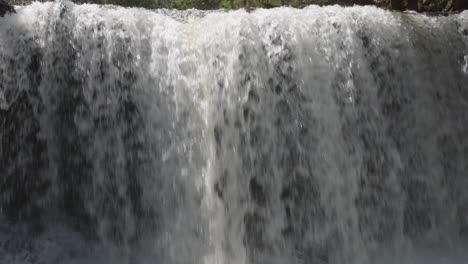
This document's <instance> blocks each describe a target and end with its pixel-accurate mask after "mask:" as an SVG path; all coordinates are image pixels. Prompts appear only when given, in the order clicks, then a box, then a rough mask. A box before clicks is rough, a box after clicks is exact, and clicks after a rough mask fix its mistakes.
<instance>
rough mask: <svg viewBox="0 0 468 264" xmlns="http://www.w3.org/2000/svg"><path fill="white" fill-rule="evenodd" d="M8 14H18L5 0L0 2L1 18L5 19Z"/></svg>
mask: <svg viewBox="0 0 468 264" xmlns="http://www.w3.org/2000/svg"><path fill="white" fill-rule="evenodd" d="M8 13H16V12H15V9H14V8H13V7H12V6H11V5H9V4H7V3H5V2H4V1H3V0H0V17H3V16H4V15H5V14H8Z"/></svg>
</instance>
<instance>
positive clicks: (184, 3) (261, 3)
mask: <svg viewBox="0 0 468 264" xmlns="http://www.w3.org/2000/svg"><path fill="white" fill-rule="evenodd" d="M40 1H42V0H40ZM73 1H74V2H78V3H84V2H86V3H96V4H111V5H119V6H125V7H143V8H149V9H154V8H175V9H180V10H185V9H191V8H194V9H201V10H210V9H222V8H224V9H239V8H243V7H244V5H245V7H247V8H256V7H262V8H272V7H278V6H282V5H289V6H293V7H299V8H301V7H304V6H307V5H312V4H315V5H329V4H337V3H339V2H340V1H341V2H344V1H355V2H356V1H362V0H73ZM6 2H8V3H10V4H13V5H24V4H29V3H31V2H32V0H6Z"/></svg>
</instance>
